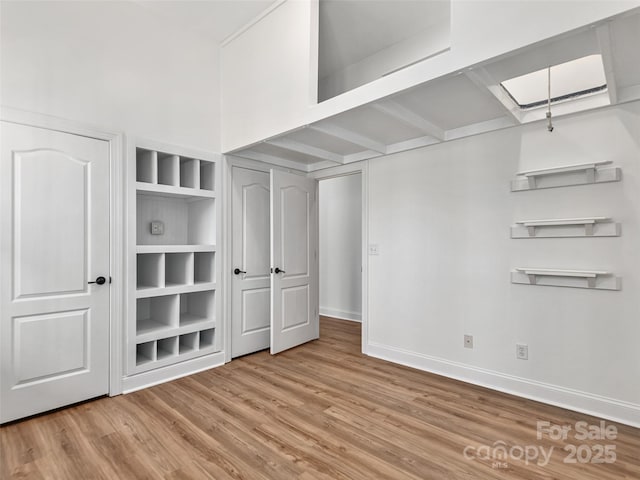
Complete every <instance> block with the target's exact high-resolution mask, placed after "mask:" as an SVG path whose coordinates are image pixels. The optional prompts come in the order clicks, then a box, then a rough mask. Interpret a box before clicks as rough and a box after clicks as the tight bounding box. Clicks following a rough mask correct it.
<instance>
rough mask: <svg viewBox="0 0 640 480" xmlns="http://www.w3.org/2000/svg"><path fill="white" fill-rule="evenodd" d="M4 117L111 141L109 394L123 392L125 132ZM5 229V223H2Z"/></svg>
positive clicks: (19, 114) (2, 116) (8, 113)
mask: <svg viewBox="0 0 640 480" xmlns="http://www.w3.org/2000/svg"><path fill="white" fill-rule="evenodd" d="M0 120H2V121H5V122H9V123H16V124H19V125H25V126H30V127H36V128H43V129H47V130H54V131H58V132H62V133H68V134H72V135H79V136H82V137H89V138H94V139H96V140H103V141H106V142H108V143H109V171H110V178H109V192H110V198H109V210H110V214H109V232H110V233H109V257H110V258H109V263H110V264H109V276H110V277H111V278H112V279H113V281H112V283H111V288H110V289H109V332H110V334H109V396H111V397H112V396H114V395H119V394H120V393H122V375H123V368H122V367H123V355H124V350H123V346H124V335H123V333H124V331H125V330H124V322H125V319H126V305H125V301H124V300H125V298H126V295H125V293H126V292H125V290H124V287H125V283H126V281H125V280H126V279H125V275H124V273H125V272H124V259H125V257H124V253H125V252H124V246H125V245H126V243H125V231H124V218H125V217H124V212H125V206H126V202H127V199H126V198H125V188H124V185H125V178H124V174H125V171H126V169H125V168H124V164H123V161H124V160H123V159H124V158H125V157H124V150H123V149H124V134H123V133H121V132H112V131H109V130H107V129H104V128H101V127H96V126H93V125H88V124H85V123H81V122H76V121H73V120H66V119H63V118H58V117H54V116H50V115H45V114H41V113H34V112H27V111H24V110H18V109H15V108H10V107H4V106H0ZM0 228H2V226H0Z"/></svg>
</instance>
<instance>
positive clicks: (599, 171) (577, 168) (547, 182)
mask: <svg viewBox="0 0 640 480" xmlns="http://www.w3.org/2000/svg"><path fill="white" fill-rule="evenodd" d="M611 163H612V162H611V161H601V162H590V163H579V164H574V165H562V166H558V167H551V168H545V169H539V170H527V171H523V172H518V173H517V174H516V178H515V179H514V180H513V181H512V182H511V191H512V192H518V191H522V190H535V189H539V188H552V187H567V186H572V185H588V184H591V183H604V182H617V181H620V179H621V178H622V171H621V170H620V168H619V167H614V166H611V165H610V164H611Z"/></svg>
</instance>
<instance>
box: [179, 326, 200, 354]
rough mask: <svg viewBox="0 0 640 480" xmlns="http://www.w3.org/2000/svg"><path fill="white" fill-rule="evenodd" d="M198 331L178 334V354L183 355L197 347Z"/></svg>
mask: <svg viewBox="0 0 640 480" xmlns="http://www.w3.org/2000/svg"><path fill="white" fill-rule="evenodd" d="M199 333H200V332H192V333H186V334H184V335H180V337H179V338H180V339H179V341H178V355H184V354H185V353H189V352H193V351H195V350H197V349H198V347H199V339H200V336H199Z"/></svg>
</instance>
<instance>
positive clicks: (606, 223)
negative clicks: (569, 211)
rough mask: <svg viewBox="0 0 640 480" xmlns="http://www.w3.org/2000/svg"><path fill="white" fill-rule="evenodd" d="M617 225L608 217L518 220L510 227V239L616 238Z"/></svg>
mask: <svg viewBox="0 0 640 480" xmlns="http://www.w3.org/2000/svg"><path fill="white" fill-rule="evenodd" d="M620 234H621V226H620V224H619V223H614V222H612V219H611V218H610V217H584V218H552V219H544V220H518V221H516V222H515V225H513V226H512V227H511V238H560V237H618V236H620Z"/></svg>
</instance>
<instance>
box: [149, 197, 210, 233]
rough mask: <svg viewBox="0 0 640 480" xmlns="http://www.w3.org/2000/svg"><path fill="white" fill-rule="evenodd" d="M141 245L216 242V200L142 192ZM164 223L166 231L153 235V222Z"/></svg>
mask: <svg viewBox="0 0 640 480" xmlns="http://www.w3.org/2000/svg"><path fill="white" fill-rule="evenodd" d="M136 216H137V219H136V220H137V221H136V243H137V244H138V245H163V244H166V245H212V244H214V243H215V242H216V227H215V223H216V200H214V199H201V198H196V199H194V198H193V197H191V198H190V199H185V198H177V197H163V196H155V195H141V194H138V195H137V198H136ZM153 221H161V222H163V223H164V234H163V235H152V234H151V231H150V227H149V225H150V223H151V222H153Z"/></svg>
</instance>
